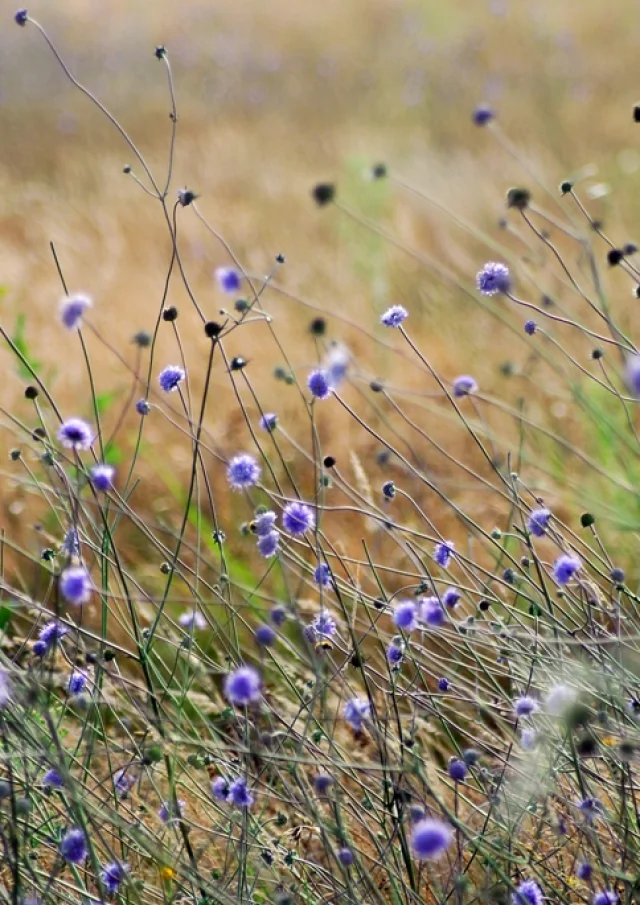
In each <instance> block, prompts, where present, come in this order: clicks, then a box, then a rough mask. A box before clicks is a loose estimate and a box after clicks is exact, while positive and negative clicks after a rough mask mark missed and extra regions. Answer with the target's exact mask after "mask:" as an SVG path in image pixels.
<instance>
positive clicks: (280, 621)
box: [269, 604, 287, 625]
mask: <svg viewBox="0 0 640 905" xmlns="http://www.w3.org/2000/svg"><path fill="white" fill-rule="evenodd" d="M269 617H270V619H271V621H272V622H273V624H274V625H284V623H285V622H286V621H287V611H286V610H285V608H284V607H283V606H281V605H279V604H278V605H276V606H274V607H273V608H272V610H271V612H270V613H269Z"/></svg>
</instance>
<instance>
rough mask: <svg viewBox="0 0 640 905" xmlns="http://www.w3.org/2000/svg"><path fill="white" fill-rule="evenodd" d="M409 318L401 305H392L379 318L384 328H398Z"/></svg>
mask: <svg viewBox="0 0 640 905" xmlns="http://www.w3.org/2000/svg"><path fill="white" fill-rule="evenodd" d="M408 317H409V312H408V311H407V309H406V308H403V307H402V305H392V306H391V308H388V309H387V310H386V311H385V313H384V314H383V315H382V317H381V318H380V323H381V324H384V326H385V327H399V326H400V324H402V323H403V322H404V321H406V319H407V318H408Z"/></svg>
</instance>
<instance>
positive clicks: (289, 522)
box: [282, 502, 316, 537]
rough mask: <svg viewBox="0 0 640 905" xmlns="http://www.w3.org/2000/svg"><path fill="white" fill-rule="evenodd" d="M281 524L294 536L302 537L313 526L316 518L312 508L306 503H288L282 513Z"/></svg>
mask: <svg viewBox="0 0 640 905" xmlns="http://www.w3.org/2000/svg"><path fill="white" fill-rule="evenodd" d="M282 524H283V525H284V528H285V531H288V532H289V534H293V536H294V537H302V535H303V534H306V532H307V531H310V530H311V529H312V528H314V527H315V524H316V518H315V515H314V514H313V509H312V508H311V506H308V505H307V504H306V503H298V502H294V503H289V504H288V505H287V506H285V508H284V511H283V513H282Z"/></svg>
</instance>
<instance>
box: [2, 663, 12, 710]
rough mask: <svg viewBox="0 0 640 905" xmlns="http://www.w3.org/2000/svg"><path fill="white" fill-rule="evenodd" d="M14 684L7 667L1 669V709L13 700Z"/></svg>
mask: <svg viewBox="0 0 640 905" xmlns="http://www.w3.org/2000/svg"><path fill="white" fill-rule="evenodd" d="M12 692H13V685H12V682H11V679H10V678H9V674H8V672H7V671H6V669H0V710H3V709H4V708H5V707H6V706H7V704H8V703H9V702H10V701H11V694H12Z"/></svg>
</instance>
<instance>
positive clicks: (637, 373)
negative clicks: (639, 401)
mask: <svg viewBox="0 0 640 905" xmlns="http://www.w3.org/2000/svg"><path fill="white" fill-rule="evenodd" d="M625 380H626V383H627V386H628V388H629V392H630V393H632V394H633V395H634V396H636V397H640V355H631V356H630V357H629V358H628V359H627V364H626V368H625Z"/></svg>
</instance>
